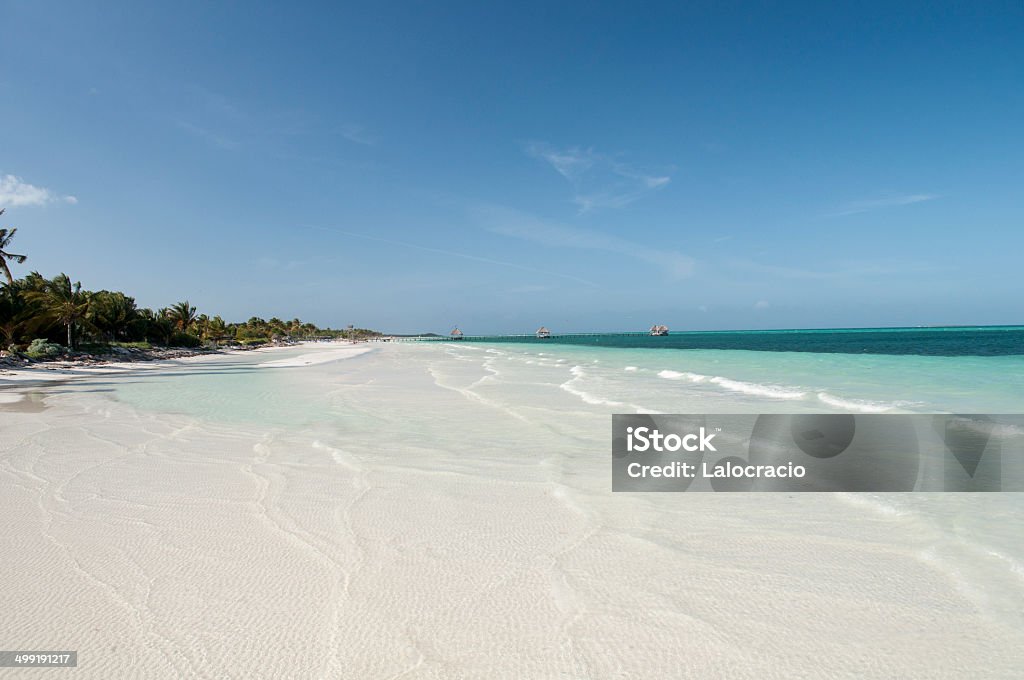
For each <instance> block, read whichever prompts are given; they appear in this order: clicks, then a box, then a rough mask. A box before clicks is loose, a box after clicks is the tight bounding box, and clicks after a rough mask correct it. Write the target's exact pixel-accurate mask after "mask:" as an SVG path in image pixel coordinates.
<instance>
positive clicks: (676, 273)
mask: <svg viewBox="0 0 1024 680" xmlns="http://www.w3.org/2000/svg"><path fill="white" fill-rule="evenodd" d="M474 213H475V214H476V217H477V219H478V220H479V221H480V222H481V223H482V224H483V226H484V228H486V229H487V230H488V231H490V232H491V233H494V234H501V235H502V236H510V237H512V238H518V239H522V240H525V241H532V242H534V243H539V244H541V245H544V246H550V247H553V248H573V249H578V250H601V251H606V252H610V253H616V254H619V255H623V256H625V257H629V258H633V259H636V260H640V261H642V262H646V263H648V264H651V265H654V266H655V267H657V268H658V269H660V270H661V271H662V272H664V274H665V275H666V276H668V277H669V278H672V279H679V278H684V277H687V276H690V275H691V274H693V269H694V264H695V262H694V260H693V258H692V257H689V256H687V255H684V254H682V253H679V252H676V251H673V250H668V249H662V248H652V247H650V246H646V245H640V244H637V243H634V242H632V241H628V240H626V239H623V238H620V237H618V236H613V235H611V234H605V233H602V232H598V231H592V230H588V229H579V228H576V227H569V226H565V225H561V224H555V223H552V222H546V221H543V220H540V219H538V218H536V217H534V216H532V215H526V214H524V213H521V212H519V211H516V210H511V209H508V208H502V207H497V206H485V207H480V208H477V209H476V210H474Z"/></svg>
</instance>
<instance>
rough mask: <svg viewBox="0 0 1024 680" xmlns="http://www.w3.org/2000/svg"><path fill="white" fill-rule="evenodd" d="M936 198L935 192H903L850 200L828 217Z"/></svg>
mask: <svg viewBox="0 0 1024 680" xmlns="http://www.w3.org/2000/svg"><path fill="white" fill-rule="evenodd" d="M936 198H938V196H937V195H935V194H904V195H901V196H887V197H885V198H875V199H870V200H865V201H851V202H849V203H846V204H844V205H841V206H839V208H838V209H837V210H836V211H834V212H831V213H829V215H828V216H829V217H844V216H846V215H856V214H858V213H865V212H868V211H871V210H878V209H880V208H890V207H893V206H899V205H912V204H914V203H924V202H925V201H933V200H935V199H936Z"/></svg>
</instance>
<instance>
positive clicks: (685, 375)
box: [658, 370, 708, 383]
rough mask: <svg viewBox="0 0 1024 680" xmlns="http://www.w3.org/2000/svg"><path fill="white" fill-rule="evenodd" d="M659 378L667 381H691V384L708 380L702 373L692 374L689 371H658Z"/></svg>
mask: <svg viewBox="0 0 1024 680" xmlns="http://www.w3.org/2000/svg"><path fill="white" fill-rule="evenodd" d="M658 377H659V378H664V379H665V380H689V381H690V382H695V383H697V382H704V381H705V380H707V379H708V377H707V376H706V375H701V374H700V373H690V372H688V371H683V372H679V371H668V370H665V371H658Z"/></svg>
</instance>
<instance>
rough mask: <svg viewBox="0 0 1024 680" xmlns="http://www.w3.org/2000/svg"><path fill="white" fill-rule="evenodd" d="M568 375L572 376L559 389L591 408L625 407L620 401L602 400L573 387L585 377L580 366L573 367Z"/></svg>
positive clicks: (585, 374) (584, 372)
mask: <svg viewBox="0 0 1024 680" xmlns="http://www.w3.org/2000/svg"><path fill="white" fill-rule="evenodd" d="M569 373H570V374H571V375H572V377H571V378H569V379H568V380H566V381H565V382H564V383H562V384H561V385H559V387H560V388H561V389H562V390H564V391H566V392H568V393H569V394H572V395H575V396H577V397H579V398H580V399H581V400H582V401H584V402H585V403H587V404H591V405H593V406H625V404H623V403H622V402H621V401H614V400H611V399H602V398H601V397H598V396H595V395H593V394H591V393H589V392H585V391H583V390H581V389H578V388H576V387H575V386H574V383H576V382H577V381H581V380H583V379H584V378H585V377H587V372H586V371H584V370H583V367H582V366H573V367H572V368H570V369H569Z"/></svg>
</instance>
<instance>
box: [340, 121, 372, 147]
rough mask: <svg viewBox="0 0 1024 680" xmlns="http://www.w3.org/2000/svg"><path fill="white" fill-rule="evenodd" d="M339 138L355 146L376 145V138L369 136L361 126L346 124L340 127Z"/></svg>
mask: <svg viewBox="0 0 1024 680" xmlns="http://www.w3.org/2000/svg"><path fill="white" fill-rule="evenodd" d="M339 132H340V133H341V136H342V137H344V138H345V139H347V140H348V141H350V142H354V143H356V144H362V145H364V146H373V145H374V144H376V143H377V138H376V137H374V136H373V135H371V134H369V133H368V132H367V131H366V130H365V129H363V126H362V125H356V124H354V123H347V124H345V125H343V126H342V127H341V130H340V131H339Z"/></svg>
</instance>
